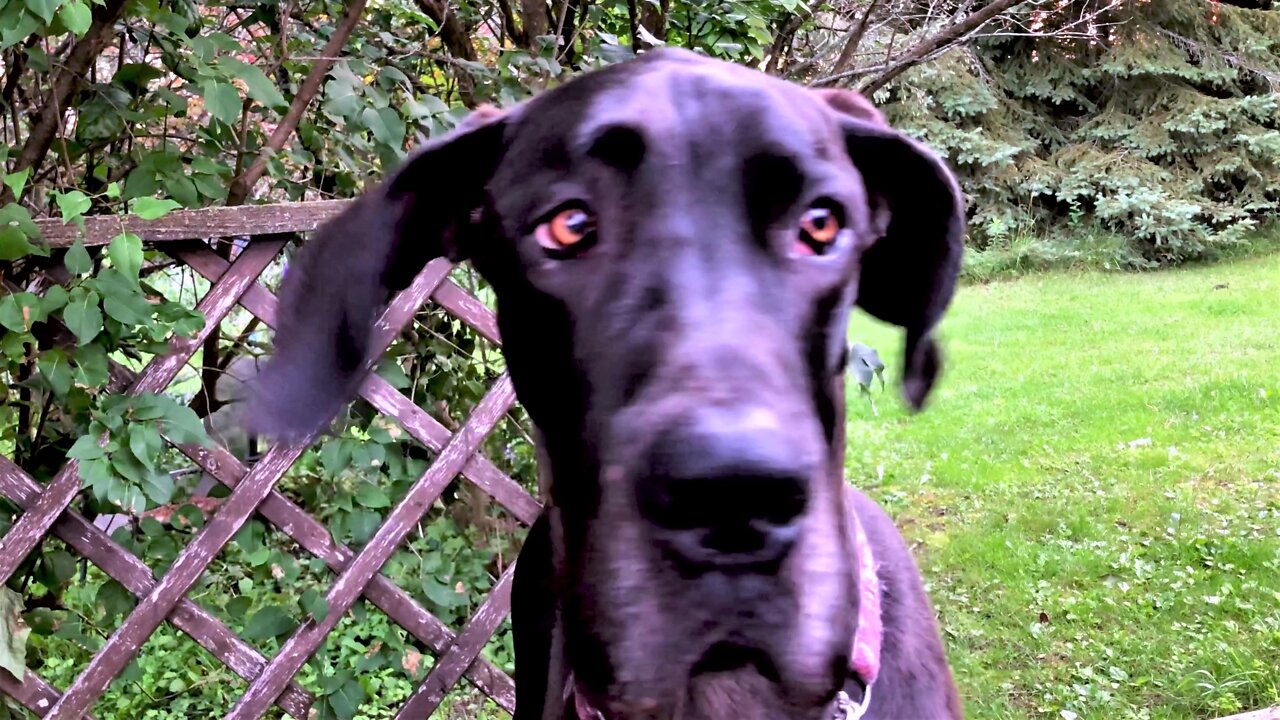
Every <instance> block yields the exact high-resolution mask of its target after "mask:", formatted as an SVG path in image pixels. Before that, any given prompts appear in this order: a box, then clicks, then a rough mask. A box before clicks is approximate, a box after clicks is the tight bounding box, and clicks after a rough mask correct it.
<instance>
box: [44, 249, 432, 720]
mask: <svg viewBox="0 0 1280 720" xmlns="http://www.w3.org/2000/svg"><path fill="white" fill-rule="evenodd" d="M269 245H274V246H275V247H274V249H271V248H265V249H264V250H259V251H257V252H259V253H265V252H267V251H270V252H271V256H270V257H274V256H275V253H276V252H279V249H280V247H282V246H283V243H280V244H279V245H276V244H275V243H270V244H269ZM255 247H257V244H252V245H250V246H249V247H248V248H247V249H246V250H245V251H244V253H242V254H241V259H242V258H244V257H245V256H247V255H251V254H252V253H254V252H255V250H254V248H255ZM270 257H269V258H267V259H268V260H270ZM241 259H237V260H236V262H234V263H232V265H231V267H230V268H228V269H227V271H226V272H225V273H224V274H223V276H222V279H220V280H219V281H218V283H217V284H216V285H214V287H213V288H211V289H210V291H209V295H212V294H214V291H215V290H217V289H218V287H220V286H222V285H233V283H234V284H235V286H238V284H239V280H240V279H241V275H240V274H239V271H238V269H239V268H240V267H241V265H240V263H241ZM263 267H265V263H263V264H262V266H260V267H256V269H254V270H252V275H251V277H250V278H249V281H250V282H253V281H255V280H257V277H258V275H259V274H260V273H261V272H262V269H263ZM448 271H449V265H448V262H447V261H440V262H436V263H430V264H428V265H427V267H426V268H425V269H424V270H423V271H422V272H421V273H419V274H418V277H417V278H415V279H414V282H413V284H412V285H411V286H410V287H409V288H408V289H407V290H405V291H404V292H402V293H400V294H399V296H397V297H396V299H395V300H393V301H392V302H391V304H390V305H389V306H388V307H387V309H386V311H384V312H383V313H382V316H381V317H380V318H378V321H377V322H376V323H375V325H374V328H375V330H374V338H375V339H374V341H373V344H372V347H373V348H374V349H375V350H376V352H372V353H370V358H369V359H368V360H366V363H367V364H369V365H371V364H372V363H373V362H376V360H377V358H378V357H379V356H381V355H382V353H383V351H385V349H386V347H387V345H390V344H391V341H392V340H393V339H395V336H396V335H397V334H398V333H399V332H400V329H401V328H402V327H403V326H404V325H405V324H406V323H408V322H409V320H411V319H412V318H413V313H414V311H415V310H416V309H417V308H418V306H419V305H421V304H422V302H423V301H424V300H426V298H427V296H428V295H430V294H431V291H433V290H435V288H436V287H437V286H438V285H439V284H440V282H441V281H443V279H444V277H445V275H446V274H447V273H448ZM247 287H248V284H246V285H244V286H243V287H239V288H238V292H236V293H235V295H234V298H233V300H235V299H239V297H240V295H241V294H243V292H244V290H245V288H247ZM207 297H208V295H206V298H207ZM201 302H202V304H203V302H204V301H203V300H202V301H201ZM218 307H219V308H220V306H218ZM225 313H226V310H225V309H224V310H222V312H221V313H220V314H218V315H217V317H221V316H222V315H223V314H225ZM206 316H207V317H208V316H209V314H206ZM163 360H164V358H158V359H157V361H154V362H153V363H151V365H149V366H148V368H147V369H148V370H149V369H150V368H151V366H153V365H156V364H157V363H158V362H161V361H163ZM145 375H146V370H144V371H143V373H142V375H140V376H139V381H138V383H135V386H138V385H140V384H143V383H144V380H145V378H144V377H143V376H145ZM166 384H167V383H166ZM162 387H163V386H162ZM305 449H306V448H305V447H304V446H286V445H276V446H274V447H272V448H271V450H270V451H268V452H267V455H266V456H265V457H264V458H263V459H262V460H261V461H259V462H258V464H257V465H255V466H254V467H253V469H252V470H250V471H249V474H248V475H246V476H245V478H244V480H243V481H242V482H241V483H240V484H239V485H237V486H236V488H235V489H234V490H232V491H231V496H230V497H228V498H227V499H226V501H225V502H224V503H223V504H222V507H221V508H219V509H218V512H217V513H215V514H214V516H213V518H212V519H211V520H210V521H209V523H208V524H207V525H205V527H204V528H203V529H202V530H201V531H200V533H199V534H198V535H197V536H196V538H195V539H194V540H192V541H191V542H190V543H189V544H188V545H187V546H186V547H185V548H183V549H182V552H180V553H179V554H178V557H177V559H176V560H174V562H173V564H172V566H171V567H170V568H169V571H168V572H167V573H165V576H164V578H163V579H162V580H161V581H160V583H159V584H157V585H156V587H155V589H154V590H153V591H152V592H151V594H149V595H147V596H146V597H145V598H143V600H142V601H141V602H140V603H138V606H137V607H136V608H134V611H133V612H132V613H131V614H130V615H129V617H128V618H126V619H125V621H124V622H123V623H122V624H121V625H120V627H119V628H117V629H116V631H115V632H114V633H112V634H111V637H109V638H107V642H106V644H104V645H103V647H102V649H101V650H99V651H98V654H96V655H95V656H94V657H93V659H92V660H90V661H89V665H88V667H86V668H85V670H84V672H82V673H81V674H80V676H79V677H77V678H76V680H75V682H73V683H72V684H71V687H69V688H67V691H66V693H64V694H63V696H62V698H61V699H60V700H59V701H58V704H57V705H56V706H55V708H54V711H55V712H64V713H66V714H67V716H68V717H76V716H78V714H79V713H82V712H83V711H84V710H85V709H86V708H88V707H89V706H90V705H91V704H92V703H93V702H94V701H95V700H96V699H97V698H98V697H99V696H101V694H102V693H103V691H104V690H106V688H107V685H109V684H110V683H111V681H112V680H113V679H114V678H115V677H116V676H117V675H119V674H120V671H121V670H123V669H124V666H125V665H127V664H128V663H129V661H130V660H132V659H133V657H134V656H135V655H136V654H137V652H138V650H139V649H140V648H141V647H142V643H144V642H145V641H146V639H147V638H148V637H150V636H151V633H153V632H155V629H156V627H158V626H159V624H160V623H161V622H162V621H163V620H164V617H165V616H166V615H168V614H169V612H170V610H172V608H173V607H174V606H175V605H176V604H177V603H178V601H179V600H181V599H182V598H183V597H185V596H186V594H187V591H189V590H190V589H191V586H192V585H193V584H195V582H196V580H198V579H199V578H200V575H202V574H203V573H204V570H205V568H206V567H208V565H209V563H210V562H212V561H213V558H214V557H216V556H217V554H218V553H219V552H221V550H222V548H223V546H225V545H226V543H227V542H228V541H229V540H230V539H231V537H232V536H233V535H235V533H236V532H238V531H239V530H240V528H241V527H242V526H243V525H244V523H245V521H246V520H247V519H248V518H249V516H250V515H252V514H253V513H254V511H255V510H256V509H257V508H258V506H259V505H261V504H262V502H263V500H265V499H266V497H267V495H268V494H269V493H270V492H271V490H272V488H273V487H274V486H275V483H276V481H278V480H279V479H280V477H281V476H283V475H284V473H285V472H286V471H288V469H289V466H291V465H292V464H293V463H294V461H296V460H297V459H298V457H300V456H301V455H302V453H303V451H304V450H305ZM46 494H47V493H46ZM42 499H43V498H42ZM358 558H359V556H357V559H358ZM376 569H377V568H375V571H376ZM364 584H367V579H366V582H365V583H362V585H361V587H363V585H364ZM345 611H346V608H343V609H342V610H341V611H338V614H341V613H342V612H345ZM334 622H335V623H336V622H337V618H334ZM286 645H287V643H286ZM273 665H274V663H270V664H268V665H267V667H266V668H265V669H264V670H263V673H262V675H259V677H258V679H257V680H255V681H254V682H253V683H251V685H250V687H253V685H257V684H260V683H262V682H263V681H264V680H270V679H271V676H270V675H269V673H271V672H272V667H273ZM296 673H297V670H296V669H295V670H294V671H293V672H291V673H289V675H288V676H287V677H285V678H283V679H282V682H281V684H280V687H279V688H278V689H277V690H276V695H278V694H279V693H280V692H281V691H282V690H283V689H284V687H285V685H286V684H287V683H288V682H289V681H291V680H292V679H293V676H294V675H295V674H296ZM274 700H275V696H274V695H273V697H272V703H268V704H273V703H274ZM263 711H264V712H265V708H264V709H263ZM259 714H261V713H259ZM58 717H61V716H58ZM255 717H256V716H255Z"/></svg>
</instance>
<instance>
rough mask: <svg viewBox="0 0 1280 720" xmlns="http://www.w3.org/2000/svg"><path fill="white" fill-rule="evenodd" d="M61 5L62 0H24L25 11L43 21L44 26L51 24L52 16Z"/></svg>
mask: <svg viewBox="0 0 1280 720" xmlns="http://www.w3.org/2000/svg"><path fill="white" fill-rule="evenodd" d="M61 4H62V0H26V6H27V9H28V10H30V11H31V13H32V14H33V15H35V16H37V17H39V18H40V19H41V20H43V21H44V22H45V24H46V25H48V24H49V23H51V22H53V14H54V13H55V12H57V10H58V6H59V5H61Z"/></svg>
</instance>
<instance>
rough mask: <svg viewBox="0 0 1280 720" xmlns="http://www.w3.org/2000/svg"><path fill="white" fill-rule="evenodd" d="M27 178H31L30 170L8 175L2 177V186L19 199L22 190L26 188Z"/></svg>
mask: <svg viewBox="0 0 1280 720" xmlns="http://www.w3.org/2000/svg"><path fill="white" fill-rule="evenodd" d="M29 177H31V168H26V169H24V170H20V171H18V172H14V173H8V174H7V175H5V176H4V184H5V186H6V187H8V188H9V189H10V190H11V191H13V196H14V197H15V198H20V197H22V190H23V189H24V188H26V186H27V178H29Z"/></svg>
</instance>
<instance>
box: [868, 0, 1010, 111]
mask: <svg viewBox="0 0 1280 720" xmlns="http://www.w3.org/2000/svg"><path fill="white" fill-rule="evenodd" d="M1023 2H1026V0H995V2H993V3H991V4H990V5H987V6H986V7H983V8H982V9H980V10H975V11H974V12H972V13H970V14H969V15H967V16H966V17H965V18H964V19H963V20H959V21H957V22H955V23H953V24H951V25H948V26H947V27H946V28H944V29H943V30H941V31H939V32H937V33H934V34H933V35H930V36H929V37H927V38H925V39H923V40H921V41H920V42H918V43H916V44H915V45H914V46H913V47H912V48H911V49H909V50H907V51H906V52H905V53H903V54H902V55H901V56H900V57H899V58H898V59H897V60H894V61H892V62H891V63H889V66H888V67H887V68H886V69H885V70H884V71H882V72H880V73H879V74H877V75H876V76H875V77H873V78H871V79H870V80H868V81H867V82H865V83H863V85H862V87H860V88H858V90H859V91H860V92H861V93H862V94H863V95H870V94H871V93H873V92H875V91H876V90H879V89H880V88H882V87H884V86H885V85H888V84H889V83H890V82H892V81H893V79H894V78H896V77H898V76H899V75H901V74H902V73H904V72H906V71H907V70H909V69H911V68H912V67H915V66H916V65H918V64H920V63H921V62H924V61H925V59H927V58H928V57H930V56H932V55H933V54H934V53H936V52H938V51H940V50H943V49H945V48H947V47H949V46H950V45H953V44H955V43H957V42H959V41H960V40H962V39H963V38H964V37H965V36H967V35H968V34H970V33H972V32H975V31H976V30H978V29H979V28H981V27H982V26H983V25H985V24H986V23H987V22H988V21H989V20H991V19H992V18H994V17H996V16H997V15H999V14H1000V13H1002V12H1004V11H1005V10H1008V9H1009V8H1011V7H1013V6H1014V5H1018V4H1021V3H1023Z"/></svg>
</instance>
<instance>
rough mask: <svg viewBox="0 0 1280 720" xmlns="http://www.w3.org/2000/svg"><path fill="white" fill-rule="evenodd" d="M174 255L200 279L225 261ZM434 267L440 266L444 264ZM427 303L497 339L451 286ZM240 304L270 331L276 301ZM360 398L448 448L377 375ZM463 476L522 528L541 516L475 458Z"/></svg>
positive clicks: (443, 434) (264, 297)
mask: <svg viewBox="0 0 1280 720" xmlns="http://www.w3.org/2000/svg"><path fill="white" fill-rule="evenodd" d="M173 255H174V256H175V257H177V258H178V259H180V260H182V261H183V262H185V263H186V264H187V265H189V266H190V267H191V268H192V269H194V270H195V271H196V272H198V273H200V274H201V275H203V276H205V277H210V278H211V277H217V276H218V275H219V274H221V273H222V272H223V271H224V270H225V268H226V266H227V261H226V260H224V259H222V258H220V257H218V256H217V255H216V254H215V253H214V252H212V251H211V250H209V249H208V248H207V247H203V246H201V247H195V248H191V249H182V250H178V251H175V252H173ZM435 262H436V263H441V266H443V263H444V262H445V261H443V260H437V261H435ZM438 267H440V266H438ZM442 298H444V299H442ZM431 299H433V300H435V301H437V302H440V303H441V305H443V306H444V307H446V308H447V309H449V310H450V311H451V312H452V313H453V314H454V316H455V317H458V318H459V319H461V320H462V321H463V322H466V323H467V324H468V325H470V326H471V327H473V328H475V329H476V331H477V332H479V333H480V334H481V336H483V337H486V338H488V337H490V336H491V335H492V337H493V338H495V339H496V338H497V324H496V322H494V320H493V318H492V312H491V311H490V310H489V308H487V307H485V306H484V304H482V303H480V302H479V301H478V300H476V299H475V298H473V297H472V296H471V295H470V294H469V293H467V292H466V291H465V290H462V289H461V288H459V287H458V286H457V285H454V284H453V283H452V282H450V281H448V280H444V281H443V282H441V283H440V284H439V285H438V286H437V287H436V289H435V290H434V291H433V293H432V295H431ZM446 301H447V302H448V304H447V305H446V304H445V303H446ZM240 304H241V306H242V307H244V308H245V309H246V310H248V311H249V312H250V313H252V314H253V315H254V316H255V317H257V318H258V319H259V320H261V321H262V322H263V323H265V324H266V325H267V326H268V327H272V328H274V327H275V324H276V298H275V296H273V295H272V294H271V293H270V292H269V291H267V289H266V288H263V287H262V286H260V285H254V286H253V287H250V288H249V289H248V290H246V291H245V293H244V295H243V296H242V297H241V299H240ZM360 393H361V395H362V396H363V397H364V398H365V399H366V400H368V401H369V403H370V404H371V405H373V406H374V407H375V408H376V409H377V410H378V411H380V412H382V413H384V414H386V415H389V416H391V417H393V418H395V419H396V420H397V421H398V422H399V423H400V425H401V426H402V427H404V429H405V430H407V431H408V432H409V434H410V435H412V436H413V437H414V439H416V440H418V442H421V443H422V444H423V445H424V446H426V447H427V448H429V449H431V450H435V451H439V450H440V449H441V448H443V447H444V445H445V443H446V442H448V440H449V430H448V429H447V428H445V427H444V426H443V425H441V424H440V422H439V421H437V420H436V419H435V418H433V417H431V416H430V415H428V414H427V413H426V411H424V410H423V409H422V408H420V407H418V406H417V405H414V404H413V402H412V401H410V400H409V399H408V398H406V397H404V396H403V395H401V394H400V392H399V391H397V390H396V389H395V388H394V387H392V386H391V384H390V383H388V382H387V381H386V380H383V379H382V378H380V377H378V376H377V375H371V376H370V377H369V379H368V380H366V381H365V384H364V385H363V386H362V387H361V390H360ZM462 474H463V476H464V477H466V478H467V479H469V480H471V481H472V482H473V483H475V485H476V486H477V487H479V488H480V489H481V490H483V491H484V492H485V493H487V494H488V495H490V496H491V497H493V498H494V499H495V500H497V501H498V502H500V503H502V505H503V506H504V507H505V508H507V510H509V511H510V512H511V513H512V514H513V515H515V516H516V518H518V519H519V520H520V521H521V522H523V523H525V524H526V525H528V524H531V523H532V522H533V521H534V520H535V519H536V518H537V517H538V513H540V512H541V511H542V506H541V505H540V504H539V503H538V501H537V500H535V499H534V498H533V496H532V495H530V494H529V493H528V491H526V490H525V489H524V488H522V487H520V484H519V483H517V482H516V481H515V480H512V479H511V478H509V477H507V475H506V474H504V473H503V472H502V471H501V470H499V469H498V468H497V466H495V465H494V464H493V463H492V462H491V461H489V460H488V459H487V458H485V457H484V456H482V455H476V456H475V457H473V458H472V459H471V460H470V461H468V462H467V465H466V466H465V467H464V468H463V469H462Z"/></svg>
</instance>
